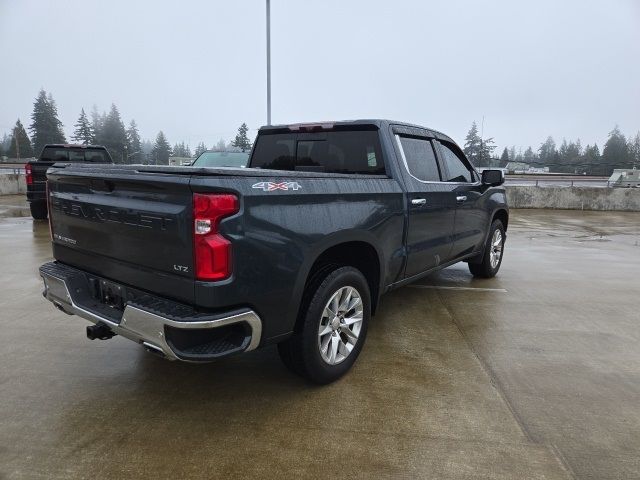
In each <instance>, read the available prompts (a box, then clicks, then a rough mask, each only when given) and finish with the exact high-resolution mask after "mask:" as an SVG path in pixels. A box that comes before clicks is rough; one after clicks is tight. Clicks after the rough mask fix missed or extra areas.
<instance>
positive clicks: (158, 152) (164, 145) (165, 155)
mask: <svg viewBox="0 0 640 480" xmlns="http://www.w3.org/2000/svg"><path fill="white" fill-rule="evenodd" d="M170 156H171V145H170V144H169V141H168V140H167V137H165V136H164V133H162V131H160V132H159V133H158V136H157V137H156V143H155V145H154V146H153V150H152V151H151V158H152V163H153V164H155V165H169V157H170Z"/></svg>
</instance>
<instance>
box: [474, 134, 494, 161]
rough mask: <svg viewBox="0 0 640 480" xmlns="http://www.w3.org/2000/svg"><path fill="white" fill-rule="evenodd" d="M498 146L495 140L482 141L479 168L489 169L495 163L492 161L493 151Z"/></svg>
mask: <svg viewBox="0 0 640 480" xmlns="http://www.w3.org/2000/svg"><path fill="white" fill-rule="evenodd" d="M495 149H496V146H495V144H494V142H493V138H487V139H486V140H480V155H479V158H478V162H479V164H478V165H477V166H479V167H488V166H491V165H493V164H494V163H495V162H494V161H493V160H492V155H493V151H494V150H495Z"/></svg>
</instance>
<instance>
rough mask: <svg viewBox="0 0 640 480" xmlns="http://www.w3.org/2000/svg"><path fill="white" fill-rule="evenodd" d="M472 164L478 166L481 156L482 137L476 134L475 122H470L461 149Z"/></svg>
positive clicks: (476, 126)
mask: <svg viewBox="0 0 640 480" xmlns="http://www.w3.org/2000/svg"><path fill="white" fill-rule="evenodd" d="M462 150H463V151H464V154H465V155H466V156H467V158H468V159H469V161H470V162H471V164H472V165H474V166H476V167H479V166H480V161H481V156H482V139H481V138H480V135H478V125H477V124H476V122H473V123H471V128H470V129H469V133H467V137H466V138H465V142H464V148H463V149H462Z"/></svg>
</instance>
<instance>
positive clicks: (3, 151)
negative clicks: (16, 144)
mask: <svg viewBox="0 0 640 480" xmlns="http://www.w3.org/2000/svg"><path fill="white" fill-rule="evenodd" d="M12 133H13V132H12ZM12 138H13V136H12V135H7V134H6V133H5V134H4V135H3V136H2V140H0V157H2V156H6V155H8V152H9V148H10V147H11V139H12Z"/></svg>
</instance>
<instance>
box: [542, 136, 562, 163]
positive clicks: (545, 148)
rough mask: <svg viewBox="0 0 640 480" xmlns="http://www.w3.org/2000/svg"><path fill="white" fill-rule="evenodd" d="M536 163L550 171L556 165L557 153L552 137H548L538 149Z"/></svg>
mask: <svg viewBox="0 0 640 480" xmlns="http://www.w3.org/2000/svg"><path fill="white" fill-rule="evenodd" d="M538 163H540V164H541V165H542V166H543V167H545V166H547V167H549V169H550V170H551V169H552V168H553V167H555V166H556V165H557V164H558V151H557V150H556V142H555V141H554V140H553V137H551V136H549V137H547V139H546V140H545V141H544V143H542V144H541V145H540V148H539V149H538Z"/></svg>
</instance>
